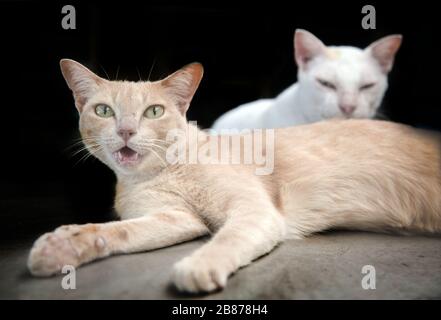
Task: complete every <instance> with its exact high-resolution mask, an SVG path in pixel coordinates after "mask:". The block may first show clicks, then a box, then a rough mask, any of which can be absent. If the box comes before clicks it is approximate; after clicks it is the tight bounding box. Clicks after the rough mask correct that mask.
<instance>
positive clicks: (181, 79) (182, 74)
mask: <svg viewBox="0 0 441 320" xmlns="http://www.w3.org/2000/svg"><path fill="white" fill-rule="evenodd" d="M203 74H204V68H203V67H202V64H200V63H198V62H194V63H191V64H188V65H186V66H185V67H183V68H182V69H180V70H178V71H176V72H175V73H173V74H171V75H169V76H168V77H167V78H165V79H164V80H161V85H162V86H163V87H164V88H166V90H167V92H168V93H169V94H170V95H171V96H172V97H173V99H174V100H175V102H176V105H177V106H178V108H179V111H180V112H181V114H185V113H186V112H187V109H188V107H189V106H190V102H191V100H192V99H193V95H194V94H195V92H196V89H197V88H198V86H199V83H200V82H201V79H202V76H203Z"/></svg>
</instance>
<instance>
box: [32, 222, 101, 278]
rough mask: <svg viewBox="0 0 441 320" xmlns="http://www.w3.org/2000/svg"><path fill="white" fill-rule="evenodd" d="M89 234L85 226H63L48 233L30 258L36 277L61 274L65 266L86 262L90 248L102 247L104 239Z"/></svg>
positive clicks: (33, 250)
mask: <svg viewBox="0 0 441 320" xmlns="http://www.w3.org/2000/svg"><path fill="white" fill-rule="evenodd" d="M94 239H95V236H94V235H91V234H90V233H89V234H88V230H87V229H85V228H84V226H78V225H69V226H62V227H59V228H58V229H56V230H55V231H54V232H50V233H46V234H44V235H42V236H41V237H40V238H38V239H37V241H35V243H34V245H33V247H32V249H31V252H30V253H29V258H28V268H29V271H30V272H31V274H32V275H34V276H42V277H44V276H50V275H53V274H56V273H59V272H60V271H61V270H62V268H63V266H65V265H71V266H74V267H76V266H78V265H80V264H81V263H83V262H84V260H85V253H87V251H90V250H88V249H87V248H88V247H91V246H93V245H94V244H95V247H96V249H100V246H102V241H103V240H102V239H101V238H97V241H95V242H94Z"/></svg>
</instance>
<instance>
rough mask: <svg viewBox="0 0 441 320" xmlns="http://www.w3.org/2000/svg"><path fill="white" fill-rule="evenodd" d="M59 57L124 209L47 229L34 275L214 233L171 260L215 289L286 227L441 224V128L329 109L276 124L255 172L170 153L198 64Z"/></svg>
mask: <svg viewBox="0 0 441 320" xmlns="http://www.w3.org/2000/svg"><path fill="white" fill-rule="evenodd" d="M61 69H62V72H63V75H64V77H65V79H66V81H67V83H68V85H69V87H70V89H71V90H72V91H73V94H74V97H75V104H76V107H77V108H78V111H79V113H80V131H81V134H82V138H83V140H84V143H85V145H86V146H87V147H88V149H89V151H90V152H91V153H93V154H94V155H95V156H96V157H97V158H98V159H100V160H101V161H102V162H103V163H105V164H106V165H107V166H109V167H110V168H111V169H112V170H113V171H114V172H115V174H116V176H117V179H118V183H117V187H116V189H117V190H116V191H117V195H116V199H115V208H116V210H117V212H118V213H119V215H120V217H121V221H116V222H109V223H103V224H86V225H69V226H62V227H60V228H58V229H56V230H55V231H54V232H51V233H47V234H45V235H43V236H41V237H40V238H39V239H38V240H37V241H36V242H35V244H34V246H33V248H32V250H31V252H30V255H29V260H28V267H29V270H30V271H31V273H32V274H33V275H36V276H49V275H52V274H55V273H58V272H60V270H61V268H62V266H63V265H67V264H68V265H73V266H79V265H81V264H84V263H87V262H89V261H92V260H95V259H97V258H103V257H106V256H109V255H112V254H119V253H130V252H138V251H147V250H152V249H156V248H162V247H165V246H170V245H173V244H176V243H180V242H183V241H188V240H191V239H194V238H196V237H200V236H204V235H208V234H211V235H212V238H211V240H210V241H209V242H208V243H206V244H205V245H203V246H202V247H201V248H199V249H198V250H196V251H195V252H194V253H193V254H192V255H190V256H188V257H186V258H184V259H183V260H181V261H179V262H178V263H177V264H176V265H175V266H174V272H173V282H174V284H175V285H176V286H177V288H179V289H180V290H183V291H189V292H201V291H202V292H209V291H213V290H217V289H219V288H223V287H224V286H225V285H226V282H227V278H228V276H230V275H231V274H232V273H234V272H235V271H237V270H238V268H240V267H242V266H245V265H247V264H249V263H250V262H251V261H253V260H254V259H256V258H258V257H260V256H262V255H263V254H265V253H268V252H270V251H271V250H272V249H273V248H274V247H275V246H276V245H277V244H279V243H280V242H282V241H284V240H285V239H287V238H297V239H301V238H303V237H305V236H308V235H310V234H311V233H314V232H318V231H322V230H326V229H331V228H349V229H358V230H369V231H380V232H384V231H397V232H400V233H439V232H440V231H441V154H440V153H441V140H440V138H439V136H436V135H434V134H432V133H429V132H423V131H418V130H415V129H413V128H411V127H408V126H405V125H400V124H394V123H390V122H382V121H374V120H346V121H340V120H334V121H329V122H321V123H316V124H312V125H304V126H298V127H295V128H286V129H278V130H276V131H275V137H274V143H275V150H274V157H275V167H274V171H273V173H272V174H270V175H256V174H255V172H254V169H255V166H256V165H253V164H248V165H244V164H236V165H234V164H231V165H228V164H227V165H213V164H205V165H204V164H169V163H168V162H167V157H166V149H167V143H165V141H166V137H167V135H168V133H169V132H170V130H171V129H182V130H187V129H188V127H189V124H188V123H187V121H186V118H185V113H186V111H187V108H188V107H189V104H190V101H191V99H192V97H193V94H194V93H195V91H196V89H197V87H198V85H199V82H200V80H201V78H202V73H203V70H202V66H201V65H200V64H190V65H188V66H186V67H184V68H183V69H181V70H179V71H177V72H175V73H174V74H172V75H170V76H169V77H167V78H166V79H164V80H162V81H157V82H137V83H134V82H114V81H108V80H104V79H102V78H100V77H98V76H96V75H95V74H93V73H92V72H91V71H89V70H88V69H86V68H85V67H83V66H82V65H80V64H79V63H77V62H75V61H72V60H62V61H61ZM193 129H195V128H193ZM199 133H200V135H201V136H202V137H204V139H206V140H213V139H219V137H217V136H209V135H207V134H205V133H204V132H202V131H200V132H199ZM243 138H244V139H245V138H246V134H244V135H243ZM213 141H215V140H213ZM197 143H199V142H197ZM190 147H191V145H190V143H189V144H188V145H187V148H190ZM266 152H267V156H271V154H270V153H271V152H269V151H268V149H267V150H266Z"/></svg>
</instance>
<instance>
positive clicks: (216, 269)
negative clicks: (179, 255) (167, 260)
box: [173, 256, 229, 293]
mask: <svg viewBox="0 0 441 320" xmlns="http://www.w3.org/2000/svg"><path fill="white" fill-rule="evenodd" d="M227 270H228V268H226V267H225V266H223V264H222V263H220V262H219V261H216V260H215V259H206V258H202V257H197V256H196V257H195V256H190V257H186V258H184V259H182V260H181V261H179V262H178V263H176V264H175V266H174V270H173V282H174V284H175V286H176V287H177V288H178V289H179V290H180V291H186V292H191V293H199V292H212V291H216V290H219V289H223V288H224V287H225V285H226V284H227V279H228V275H229V272H228V271H227Z"/></svg>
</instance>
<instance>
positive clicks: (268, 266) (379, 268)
mask: <svg viewBox="0 0 441 320" xmlns="http://www.w3.org/2000/svg"><path fill="white" fill-rule="evenodd" d="M204 241H206V239H201V240H198V241H193V242H188V243H184V244H181V245H177V246H173V247H169V248H164V249H161V250H155V251H152V252H145V253H139V254H132V255H121V256H114V257H111V258H108V259H105V260H101V261H96V262H93V263H90V264H88V265H85V266H83V267H81V268H79V269H78V270H77V272H76V278H77V281H76V286H77V288H76V289H75V290H64V289H62V287H61V280H62V276H56V277H52V278H47V279H39V278H33V277H31V276H30V275H29V273H28V272H27V270H26V258H27V254H28V250H29V246H30V243H23V244H21V245H15V246H8V245H2V246H1V250H0V298H1V299H170V298H185V299H190V298H198V299H199V298H203V299H440V298H441V238H433V237H432V238H430V237H422V236H417V237H413V236H412V237H406V236H394V235H383V234H371V233H359V232H331V233H326V234H321V235H316V236H314V237H311V238H309V239H306V240H302V241H295V240H292V241H288V242H286V243H284V244H282V245H281V246H279V247H278V248H276V249H275V250H274V251H273V252H272V253H271V254H269V255H266V256H264V257H262V258H260V259H258V260H257V261H255V262H254V263H253V264H252V265H250V266H248V267H246V268H243V269H241V270H239V271H238V272H237V273H236V274H235V275H233V277H231V278H230V281H229V283H228V286H227V287H226V288H225V290H223V291H221V292H217V293H213V294H210V295H203V296H189V295H182V294H180V293H178V292H177V291H176V290H174V288H173V286H171V285H170V281H169V278H170V271H171V267H172V265H173V263H174V262H176V261H178V260H179V259H180V258H182V257H184V256H186V255H188V254H190V253H191V252H192V251H193V250H195V249H196V248H198V247H199V246H200V245H202V244H203V243H204ZM364 265H372V266H374V267H375V270H376V289H375V290H364V289H363V288H362V286H361V279H362V278H363V276H364V275H363V274H362V273H361V269H362V267H363V266H364Z"/></svg>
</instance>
